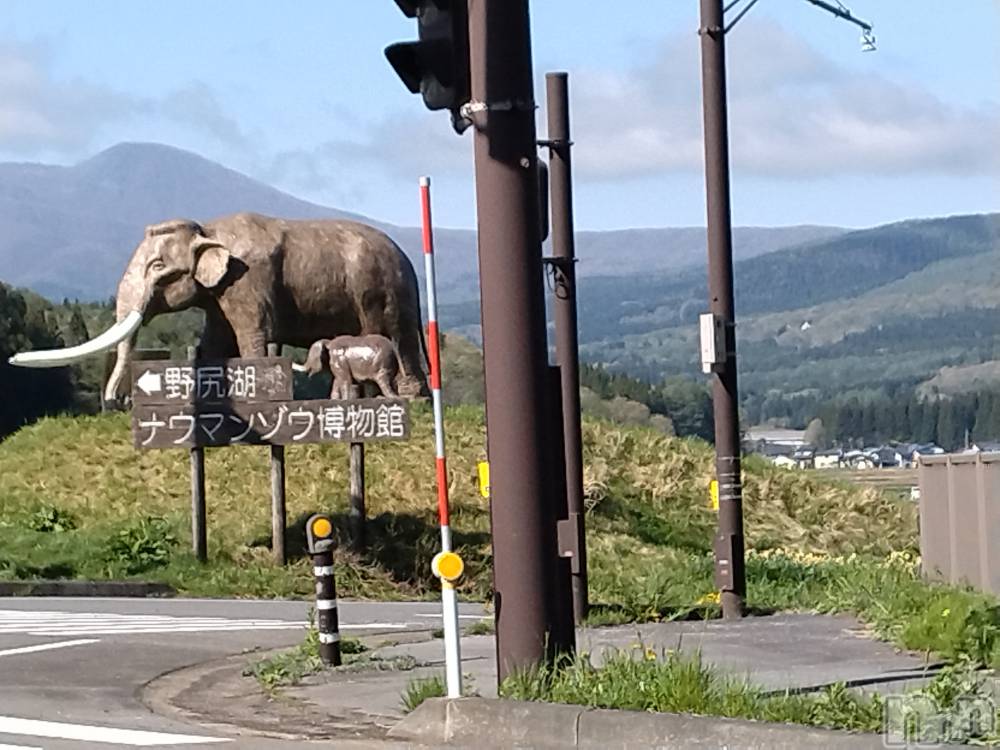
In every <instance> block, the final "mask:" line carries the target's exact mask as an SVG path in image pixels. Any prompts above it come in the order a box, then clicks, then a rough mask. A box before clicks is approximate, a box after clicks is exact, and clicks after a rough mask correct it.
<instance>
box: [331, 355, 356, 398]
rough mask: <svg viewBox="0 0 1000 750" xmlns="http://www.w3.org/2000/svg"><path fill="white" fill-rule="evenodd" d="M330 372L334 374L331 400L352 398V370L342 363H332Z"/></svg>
mask: <svg viewBox="0 0 1000 750" xmlns="http://www.w3.org/2000/svg"><path fill="white" fill-rule="evenodd" d="M330 372H331V373H333V387H332V388H331V389H330V398H336V399H348V398H350V397H351V386H352V385H353V384H354V380H353V378H352V377H351V370H350V368H349V367H347V366H346V365H344V364H342V363H341V364H334V363H331V365H330Z"/></svg>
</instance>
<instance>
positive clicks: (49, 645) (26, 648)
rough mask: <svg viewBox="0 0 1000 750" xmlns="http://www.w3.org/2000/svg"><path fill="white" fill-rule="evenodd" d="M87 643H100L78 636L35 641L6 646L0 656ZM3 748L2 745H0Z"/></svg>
mask: <svg viewBox="0 0 1000 750" xmlns="http://www.w3.org/2000/svg"><path fill="white" fill-rule="evenodd" d="M89 643H100V641H98V640H97V639H96V638H78V639H76V640H75V641H57V642H56V643H37V644H35V645H34V646H21V647H20V648H8V649H6V650H5V651H0V656H14V655H15V654H33V653H35V652H37V651H51V650H52V649H56V648H68V647H69V646H86V645H87V644H89ZM0 750H3V745H0Z"/></svg>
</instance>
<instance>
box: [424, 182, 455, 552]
mask: <svg viewBox="0 0 1000 750" xmlns="http://www.w3.org/2000/svg"><path fill="white" fill-rule="evenodd" d="M420 208H421V215H422V222H423V230H424V233H423V234H424V276H425V278H426V284H427V349H428V351H427V356H428V359H430V366H431V399H432V400H433V402H434V448H435V457H436V459H437V485H438V518H439V520H440V521H441V549H442V550H443V551H445V552H451V528H450V527H449V526H448V465H447V459H446V458H445V451H444V405H443V404H442V403H441V339H440V337H439V334H438V323H437V280H436V278H435V276H434V234H433V230H432V228H431V178H430V177H421V178H420Z"/></svg>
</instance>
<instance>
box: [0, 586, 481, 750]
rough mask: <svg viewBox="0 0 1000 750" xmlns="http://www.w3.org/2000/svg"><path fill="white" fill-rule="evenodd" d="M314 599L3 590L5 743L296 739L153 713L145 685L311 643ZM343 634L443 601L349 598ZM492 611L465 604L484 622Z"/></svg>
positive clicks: (427, 618)
mask: <svg viewBox="0 0 1000 750" xmlns="http://www.w3.org/2000/svg"><path fill="white" fill-rule="evenodd" d="M308 611H309V603H308V602H283V601H245V600H244V601H220V600H203V599H96V598H80V599H65V598H59V599H49V598H24V599H20V598H0V750H15V749H16V750H27V749H29V748H45V749H46V750H64V749H66V750H68V749H69V748H72V749H73V750H81V749H82V748H103V747H107V748H113V747H191V748H210V747H211V748H224V747H226V746H227V745H228V746H229V747H233V748H236V747H238V748H241V749H242V748H248V749H250V750H257V749H258V748H261V749H263V748H291V747H302V746H303V745H304V744H306V743H303V742H301V741H284V740H276V739H267V738H257V737H252V736H246V735H243V736H236V735H232V734H229V735H227V734H226V733H225V730H221V731H220V729H219V728H218V727H207V726H198V725H197V724H188V723H185V722H181V721H178V720H176V719H174V718H168V717H162V716H158V715H155V714H153V713H151V712H150V711H149V710H148V709H146V707H145V706H144V705H143V704H142V703H141V702H140V700H139V693H140V690H141V688H142V686H143V685H145V684H146V683H147V682H149V681H150V680H152V679H154V678H156V677H158V676H160V675H162V674H164V673H166V672H169V671H172V670H175V669H179V668H181V667H186V666H191V665H194V664H199V663H202V662H205V661H209V660H212V659H217V658H221V657H224V656H228V655H231V654H238V653H240V652H243V651H246V650H250V649H255V648H261V649H269V648H276V647H281V646H291V645H294V644H296V643H299V642H301V639H302V636H303V631H304V628H305V626H306V621H307V617H308ZM339 611H340V622H341V632H342V633H343V634H344V635H352V634H353V635H362V634H373V633H393V632H397V633H398V632H400V631H407V630H411V631H412V630H429V629H433V628H437V627H439V625H440V609H439V605H436V604H435V603H434V602H384V603H383V602H340V605H339ZM481 613H482V610H481V608H480V607H479V606H477V605H463V614H464V615H465V616H466V617H468V618H471V619H476V618H477V617H478V616H479V615H480V614H481Z"/></svg>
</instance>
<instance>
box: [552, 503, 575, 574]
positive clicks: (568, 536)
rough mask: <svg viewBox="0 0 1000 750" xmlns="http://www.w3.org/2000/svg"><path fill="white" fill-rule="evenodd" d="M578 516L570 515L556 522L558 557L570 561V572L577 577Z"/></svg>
mask: <svg viewBox="0 0 1000 750" xmlns="http://www.w3.org/2000/svg"><path fill="white" fill-rule="evenodd" d="M580 520H581V519H580V514H579V513H570V514H569V518H560V519H559V520H558V521H556V533H557V536H558V538H559V557H568V558H569V559H570V563H569V564H570V572H571V573H573V574H574V575H579V574H580V570H581V566H580Z"/></svg>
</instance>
